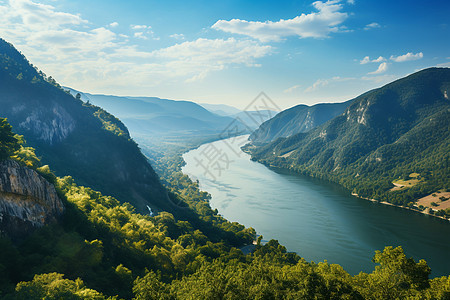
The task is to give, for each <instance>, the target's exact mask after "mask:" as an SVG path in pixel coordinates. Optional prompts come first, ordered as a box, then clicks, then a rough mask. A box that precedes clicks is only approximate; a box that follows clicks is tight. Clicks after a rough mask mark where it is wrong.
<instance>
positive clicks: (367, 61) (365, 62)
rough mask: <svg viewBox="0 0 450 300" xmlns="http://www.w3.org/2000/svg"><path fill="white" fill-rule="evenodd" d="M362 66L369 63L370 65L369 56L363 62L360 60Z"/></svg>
mask: <svg viewBox="0 0 450 300" xmlns="http://www.w3.org/2000/svg"><path fill="white" fill-rule="evenodd" d="M359 63H360V64H361V65H365V64H367V63H370V57H368V56H364V58H363V59H362V60H360V62H359Z"/></svg>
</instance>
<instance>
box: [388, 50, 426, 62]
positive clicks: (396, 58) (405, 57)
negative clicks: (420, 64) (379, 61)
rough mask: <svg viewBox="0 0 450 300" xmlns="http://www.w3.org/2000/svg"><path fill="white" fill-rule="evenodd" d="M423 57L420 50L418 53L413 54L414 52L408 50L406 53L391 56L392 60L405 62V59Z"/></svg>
mask: <svg viewBox="0 0 450 300" xmlns="http://www.w3.org/2000/svg"><path fill="white" fill-rule="evenodd" d="M421 58H423V53H422V52H419V53H416V54H413V53H412V52H408V53H406V54H404V55H400V56H394V55H392V56H391V60H392V61H395V62H405V61H410V60H418V59H421Z"/></svg>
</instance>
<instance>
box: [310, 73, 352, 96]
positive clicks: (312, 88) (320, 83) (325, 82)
mask: <svg viewBox="0 0 450 300" xmlns="http://www.w3.org/2000/svg"><path fill="white" fill-rule="evenodd" d="M350 80H355V78H353V77H340V76H335V77H333V78H330V79H317V80H316V82H314V83H313V84H312V85H311V86H309V87H307V88H306V89H305V92H307V93H310V92H314V91H316V90H318V89H319V88H321V87H325V86H327V85H329V84H331V83H333V82H344V81H350Z"/></svg>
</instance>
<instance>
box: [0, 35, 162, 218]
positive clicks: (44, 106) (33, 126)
mask: <svg viewBox="0 0 450 300" xmlns="http://www.w3.org/2000/svg"><path fill="white" fill-rule="evenodd" d="M0 105H1V106H0V115H1V116H2V117H7V118H8V121H9V122H10V123H11V125H13V127H14V128H15V129H16V132H17V133H19V134H22V135H24V136H25V139H26V140H27V141H28V142H29V143H30V144H32V145H33V146H34V147H35V148H36V150H37V153H38V155H41V156H42V161H43V163H44V164H50V165H51V166H52V168H53V169H54V171H55V172H56V174H57V175H59V176H64V175H67V174H70V175H72V176H73V177H74V178H75V179H76V181H77V182H78V183H79V184H82V185H86V186H90V187H92V188H95V189H97V190H100V191H102V192H103V193H105V194H108V195H112V196H115V197H116V198H118V199H119V200H120V201H122V202H130V203H132V204H134V205H135V206H136V207H137V208H138V210H139V211H141V212H146V211H148V210H147V205H150V206H152V207H154V208H156V209H157V208H159V209H161V208H167V207H168V202H167V194H166V191H165V189H164V188H163V187H162V185H161V184H160V182H159V178H158V176H157V175H156V173H155V172H154V170H153V169H152V167H151V166H150V164H149V163H148V162H147V160H146V158H145V157H144V155H142V153H141V152H140V150H139V148H138V147H137V145H136V143H134V142H133V141H132V140H131V139H130V137H129V133H128V130H127V128H126V127H125V126H124V125H123V124H122V123H121V122H120V121H119V120H118V119H117V118H115V117H114V116H111V115H110V114H108V113H107V112H105V111H104V110H102V109H100V108H98V107H95V106H92V105H85V104H83V102H82V101H80V100H77V99H75V98H74V97H73V96H71V95H70V94H68V93H66V92H64V91H63V90H62V89H61V88H60V87H59V85H58V84H57V83H56V82H55V81H54V80H53V79H52V78H51V77H49V78H46V77H45V75H44V74H43V73H42V72H38V71H37V70H36V69H35V68H34V67H33V66H32V65H30V64H29V63H28V61H27V60H26V58H25V57H24V56H23V55H21V54H20V53H19V52H18V51H17V50H16V49H14V47H13V46H12V45H11V44H9V43H7V42H5V41H4V40H1V39H0Z"/></svg>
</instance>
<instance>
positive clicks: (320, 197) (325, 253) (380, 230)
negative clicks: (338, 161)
mask: <svg viewBox="0 0 450 300" xmlns="http://www.w3.org/2000/svg"><path fill="white" fill-rule="evenodd" d="M211 145H212V146H214V147H215V148H216V149H220V151H221V153H226V154H227V155H228V156H229V157H230V158H231V160H232V162H231V163H230V164H229V166H228V168H227V169H225V170H221V174H220V176H216V180H212V179H211V178H210V177H209V176H207V175H208V174H206V175H205V170H204V169H202V167H201V166H199V165H198V163H197V162H196V161H197V160H198V159H199V157H200V155H201V153H202V151H203V150H204V149H205V147H207V146H208V144H207V145H203V146H201V147H200V148H198V149H196V150H192V151H190V152H188V153H186V154H185V155H183V158H184V160H185V161H186V166H184V167H183V172H185V173H186V174H189V175H190V176H195V177H196V179H198V180H199V182H200V187H201V189H202V190H205V191H208V192H209V193H211V195H212V199H211V206H212V208H213V209H214V208H217V209H218V210H219V213H220V214H221V215H223V216H224V217H225V218H227V219H228V220H230V221H237V222H239V223H241V224H244V225H245V226H247V227H253V228H255V229H256V231H257V232H258V233H259V234H262V235H263V236H264V239H266V240H269V239H277V240H279V241H280V243H281V244H283V245H285V246H286V247H287V248H288V250H289V251H295V252H297V253H298V254H299V255H300V256H302V257H304V258H305V259H307V260H309V261H310V260H313V261H315V262H319V261H323V260H325V259H327V260H328V262H330V263H338V264H340V265H342V266H343V267H344V268H345V269H346V270H347V271H348V272H350V273H352V274H357V273H359V271H365V272H371V271H372V270H373V268H374V264H373V263H372V262H371V259H372V256H373V254H374V251H375V250H382V249H383V248H384V247H385V246H399V245H401V246H402V247H403V249H404V250H405V252H406V254H407V255H408V256H412V257H414V258H415V259H416V260H418V259H422V258H423V259H425V260H426V261H427V262H428V264H429V266H430V267H431V268H432V270H433V273H432V276H433V277H434V276H441V275H448V274H450V260H449V259H448V258H449V253H450V243H449V242H448V238H449V237H450V223H449V222H446V221H444V220H440V219H437V218H433V217H430V216H424V215H421V214H417V213H413V212H410V211H406V210H404V209H401V208H396V207H391V206H386V205H380V204H377V203H372V202H370V201H364V200H361V199H357V198H355V197H353V196H351V195H350V193H349V192H347V191H345V190H344V189H342V188H341V187H339V186H337V185H335V184H330V183H327V182H324V181H320V180H316V179H312V178H308V177H304V176H300V175H297V174H292V173H290V172H288V171H283V170H272V169H270V168H267V167H265V166H264V165H261V164H259V163H257V162H253V161H251V160H250V157H249V155H247V154H245V153H240V156H238V155H236V154H235V153H236V152H238V151H239V147H234V149H231V148H230V147H228V146H229V145H230V143H224V142H223V141H217V142H214V143H211V144H210V146H211Z"/></svg>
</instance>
